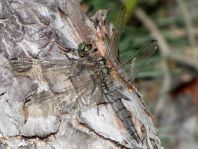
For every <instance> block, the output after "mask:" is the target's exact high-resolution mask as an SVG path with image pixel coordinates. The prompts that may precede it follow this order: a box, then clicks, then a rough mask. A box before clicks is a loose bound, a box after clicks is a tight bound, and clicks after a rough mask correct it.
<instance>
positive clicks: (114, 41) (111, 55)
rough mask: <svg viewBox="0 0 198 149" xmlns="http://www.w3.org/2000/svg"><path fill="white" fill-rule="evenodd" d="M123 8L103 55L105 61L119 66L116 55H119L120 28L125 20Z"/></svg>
mask: <svg viewBox="0 0 198 149" xmlns="http://www.w3.org/2000/svg"><path fill="white" fill-rule="evenodd" d="M125 12H126V10H125V8H122V11H121V13H120V15H119V17H118V20H117V21H116V26H115V29H114V32H113V35H112V36H111V39H110V42H109V44H108V46H107V51H106V54H105V57H106V58H107V59H110V60H111V61H112V62H113V63H115V64H119V61H118V53H119V40H120V36H121V33H122V28H123V24H124V21H125V20H124V19H125Z"/></svg>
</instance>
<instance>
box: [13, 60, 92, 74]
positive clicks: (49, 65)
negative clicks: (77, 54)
mask: <svg viewBox="0 0 198 149" xmlns="http://www.w3.org/2000/svg"><path fill="white" fill-rule="evenodd" d="M10 64H11V66H12V68H13V69H14V70H15V71H17V72H23V71H28V70H30V69H31V68H32V67H33V66H36V65H37V66H39V65H40V66H41V67H42V68H43V70H44V71H55V70H60V71H61V70H65V69H67V70H74V69H79V68H87V69H89V68H93V66H95V64H94V63H92V62H91V63H90V62H88V61H85V60H84V59H80V60H72V61H71V60H65V59H62V60H59V59H57V60H37V59H28V58H17V59H11V60H10Z"/></svg>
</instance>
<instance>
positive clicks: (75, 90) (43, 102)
mask: <svg viewBox="0 0 198 149" xmlns="http://www.w3.org/2000/svg"><path fill="white" fill-rule="evenodd" d="M78 79H79V80H80V78H78ZM78 79H75V81H76V82H74V80H73V85H72V83H71V85H70V86H69V87H67V88H66V89H65V93H64V94H63V93H59V94H57V93H52V92H46V91H45V92H41V93H35V94H33V95H31V96H30V97H28V99H26V100H27V102H26V103H25V105H24V107H23V113H24V115H25V117H26V119H27V118H28V116H33V117H37V116H44V117H46V116H48V115H60V114H63V113H66V114H67V113H72V112H73V111H75V110H76V109H77V104H78V102H79V99H80V100H82V101H83V102H84V101H85V100H86V101H87V99H89V100H91V99H93V100H94V95H96V94H98V93H99V87H98V86H95V84H93V82H92V79H90V78H86V80H85V78H84V80H83V81H79V80H78ZM86 101H85V102H86Z"/></svg>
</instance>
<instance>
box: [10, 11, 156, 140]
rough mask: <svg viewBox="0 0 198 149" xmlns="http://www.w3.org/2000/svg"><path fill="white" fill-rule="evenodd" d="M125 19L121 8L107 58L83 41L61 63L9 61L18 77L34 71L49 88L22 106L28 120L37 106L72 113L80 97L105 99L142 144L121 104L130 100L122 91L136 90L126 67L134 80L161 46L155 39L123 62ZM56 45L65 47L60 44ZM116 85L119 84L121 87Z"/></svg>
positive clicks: (49, 110) (87, 102)
mask: <svg viewBox="0 0 198 149" xmlns="http://www.w3.org/2000/svg"><path fill="white" fill-rule="evenodd" d="M124 18H125V9H122V12H121V13H120V16H119V17H118V21H117V23H116V26H115V29H114V32H113V35H112V36H111V38H110V40H108V43H107V47H106V51H105V55H104V56H102V55H101V54H100V53H99V52H98V50H97V49H95V48H93V47H92V44H89V43H88V42H82V43H80V44H79V45H78V48H77V49H71V48H66V49H67V50H64V51H67V53H72V54H73V55H77V56H78V58H70V57H68V58H67V59H58V60H40V59H31V58H13V59H10V64H11V66H12V68H13V70H14V71H15V72H16V74H21V73H24V72H32V74H33V75H35V76H36V77H35V79H39V78H43V79H44V80H45V81H46V82H47V85H48V86H49V90H50V92H48V91H42V92H38V91H34V92H33V93H32V94H30V95H28V96H27V98H26V99H25V104H24V107H23V111H24V113H25V114H24V115H25V117H26V118H27V117H28V116H27V115H29V114H31V113H32V112H33V111H35V110H34V108H35V107H36V106H39V107H41V109H42V114H43V115H48V114H49V113H52V114H53V113H71V112H73V111H75V109H76V108H78V105H77V104H78V99H79V98H80V99H81V101H82V102H81V103H82V104H85V105H89V104H90V102H92V101H95V99H96V98H97V97H99V98H100V97H101V98H102V97H105V99H106V101H105V102H107V103H110V104H111V106H112V108H113V110H114V111H115V113H116V115H117V116H118V117H119V119H120V120H121V122H122V123H123V125H124V126H125V128H126V130H127V132H128V133H129V135H130V137H131V139H132V140H135V141H136V142H137V143H142V138H141V137H140V136H139V135H138V132H137V130H136V128H135V126H134V123H133V121H132V115H131V113H130V112H129V111H128V110H127V109H126V107H125V106H124V104H123V103H122V100H123V99H125V100H130V99H128V97H126V96H125V95H124V94H122V93H121V92H120V88H126V89H127V90H128V91H129V92H136V90H135V88H134V86H133V84H132V83H130V82H129V81H128V80H127V79H126V77H125V75H123V74H122V72H123V73H124V70H123V67H124V66H125V65H127V64H131V65H132V66H133V67H132V68H133V69H132V70H131V73H132V74H131V75H132V76H133V77H134V78H135V76H136V74H137V73H138V71H139V69H141V68H142V67H143V65H144V63H145V62H146V61H147V60H148V58H150V56H151V55H153V54H154V53H155V51H156V50H157V49H158V46H157V41H155V40H152V41H150V42H149V43H148V44H147V45H146V46H145V47H143V48H142V49H140V50H138V52H137V53H136V54H135V55H134V56H132V57H129V58H128V59H127V60H126V61H125V62H123V63H120V62H119V60H118V58H117V53H118V50H119V48H118V47H119V45H118V44H119V39H120V36H121V30H122V28H123V22H124V20H123V19H124ZM57 46H58V47H59V48H60V47H61V49H62V48H63V47H62V46H61V45H60V44H57ZM142 60H143V61H144V62H142ZM139 61H141V63H140V62H139ZM33 70H34V71H33ZM39 72H40V75H39V74H38V73H39ZM46 82H45V83H46ZM115 82H119V84H120V85H119V87H118V86H117V85H116V83H115ZM118 88H119V89H118ZM137 94H138V93H137ZM68 97H69V98H68ZM68 99H69V100H68ZM49 105H50V108H49Z"/></svg>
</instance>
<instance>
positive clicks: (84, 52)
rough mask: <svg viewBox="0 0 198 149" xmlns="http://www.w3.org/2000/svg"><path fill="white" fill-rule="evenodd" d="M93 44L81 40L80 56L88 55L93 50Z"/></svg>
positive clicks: (79, 46)
mask: <svg viewBox="0 0 198 149" xmlns="http://www.w3.org/2000/svg"><path fill="white" fill-rule="evenodd" d="M91 49H92V45H91V44H88V43H86V42H81V43H80V44H79V45H78V54H79V56H80V57H85V56H87V55H88V53H89V52H90V51H91Z"/></svg>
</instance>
